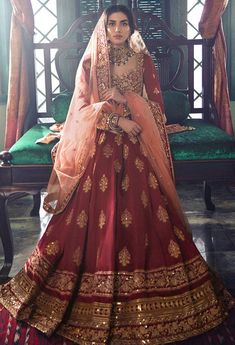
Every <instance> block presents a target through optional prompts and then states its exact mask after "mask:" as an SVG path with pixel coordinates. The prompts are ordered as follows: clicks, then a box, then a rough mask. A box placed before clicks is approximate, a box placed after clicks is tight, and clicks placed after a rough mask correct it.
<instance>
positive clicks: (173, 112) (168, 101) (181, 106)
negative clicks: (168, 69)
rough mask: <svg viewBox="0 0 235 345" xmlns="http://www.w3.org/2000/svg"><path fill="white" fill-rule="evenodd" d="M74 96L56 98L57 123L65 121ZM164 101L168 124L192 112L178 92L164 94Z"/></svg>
mask: <svg viewBox="0 0 235 345" xmlns="http://www.w3.org/2000/svg"><path fill="white" fill-rule="evenodd" d="M71 97H72V94H71V93H70V92H63V93H60V94H59V95H58V96H56V97H55V98H54V99H53V101H52V116H53V118H54V120H55V121H56V122H59V123H62V122H64V121H65V119H66V116H67V112H68V108H69V104H70V101H71ZM163 101H164V106H165V113H166V118H167V124H171V123H182V122H183V121H184V120H185V119H187V117H188V115H189V111H190V104H189V100H188V97H187V96H186V95H185V94H184V93H182V92H178V91H173V90H167V91H164V92H163Z"/></svg>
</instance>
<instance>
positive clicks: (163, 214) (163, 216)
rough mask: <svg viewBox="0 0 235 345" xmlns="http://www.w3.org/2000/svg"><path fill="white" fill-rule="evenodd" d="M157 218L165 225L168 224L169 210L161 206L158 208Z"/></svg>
mask: <svg viewBox="0 0 235 345" xmlns="http://www.w3.org/2000/svg"><path fill="white" fill-rule="evenodd" d="M157 217H158V219H159V220H160V221H161V222H163V223H166V222H167V220H168V219H169V217H168V213H167V210H166V209H165V208H163V207H162V206H161V205H159V207H158V210H157Z"/></svg>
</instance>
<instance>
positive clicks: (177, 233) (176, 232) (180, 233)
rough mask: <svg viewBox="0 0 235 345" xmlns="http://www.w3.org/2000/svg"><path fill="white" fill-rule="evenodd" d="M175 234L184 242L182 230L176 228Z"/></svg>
mask: <svg viewBox="0 0 235 345" xmlns="http://www.w3.org/2000/svg"><path fill="white" fill-rule="evenodd" d="M174 232H175V234H176V236H177V237H178V238H179V239H180V240H181V241H184V240H185V237H184V233H183V231H182V230H180V229H179V228H177V226H174Z"/></svg>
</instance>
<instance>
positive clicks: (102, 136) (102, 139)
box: [98, 132, 106, 145]
mask: <svg viewBox="0 0 235 345" xmlns="http://www.w3.org/2000/svg"><path fill="white" fill-rule="evenodd" d="M105 139H106V134H105V132H102V133H101V134H100V137H99V140H98V144H99V145H101V144H103V143H104V141H105Z"/></svg>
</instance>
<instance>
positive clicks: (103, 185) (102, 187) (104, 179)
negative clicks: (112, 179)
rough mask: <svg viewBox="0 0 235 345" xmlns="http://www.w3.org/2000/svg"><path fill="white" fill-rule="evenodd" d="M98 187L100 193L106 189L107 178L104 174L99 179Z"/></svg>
mask: <svg viewBox="0 0 235 345" xmlns="http://www.w3.org/2000/svg"><path fill="white" fill-rule="evenodd" d="M99 186H100V190H101V191H102V192H105V191H106V189H107V188H108V179H107V177H106V176H105V174H103V176H102V177H101V179H100V183H99Z"/></svg>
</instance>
